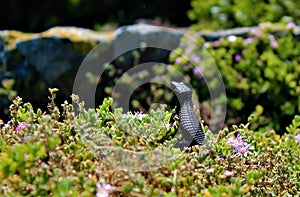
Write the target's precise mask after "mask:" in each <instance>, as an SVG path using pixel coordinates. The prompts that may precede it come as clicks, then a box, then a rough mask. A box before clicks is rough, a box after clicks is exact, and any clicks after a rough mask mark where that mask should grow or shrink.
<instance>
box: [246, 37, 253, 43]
mask: <svg viewBox="0 0 300 197" xmlns="http://www.w3.org/2000/svg"><path fill="white" fill-rule="evenodd" d="M253 41H254V38H252V37H249V38H246V39H244V43H245V44H250V43H252V42H253Z"/></svg>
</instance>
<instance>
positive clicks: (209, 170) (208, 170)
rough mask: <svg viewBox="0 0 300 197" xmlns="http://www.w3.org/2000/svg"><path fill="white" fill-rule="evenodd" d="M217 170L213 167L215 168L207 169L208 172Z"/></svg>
mask: <svg viewBox="0 0 300 197" xmlns="http://www.w3.org/2000/svg"><path fill="white" fill-rule="evenodd" d="M214 171H215V169H213V168H208V169H207V170H206V172H208V173H213V172H214Z"/></svg>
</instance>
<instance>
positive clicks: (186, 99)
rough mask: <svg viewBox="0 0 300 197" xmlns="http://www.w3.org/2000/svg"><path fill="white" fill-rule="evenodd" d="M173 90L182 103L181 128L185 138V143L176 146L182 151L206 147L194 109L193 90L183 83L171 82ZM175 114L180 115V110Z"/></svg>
mask: <svg viewBox="0 0 300 197" xmlns="http://www.w3.org/2000/svg"><path fill="white" fill-rule="evenodd" d="M171 89H172V90H173V91H174V93H175V95H176V96H177V98H178V100H179V103H180V109H179V121H180V124H179V128H180V131H181V132H182V136H183V141H182V142H179V143H178V144H177V145H176V146H179V147H180V148H181V149H182V148H184V147H187V146H188V147H191V146H194V145H204V144H205V134H204V132H203V129H202V126H201V124H200V122H199V120H198V117H197V115H196V113H195V111H194V108H193V103H192V90H191V89H190V88H189V87H188V86H187V85H185V84H184V83H183V82H175V81H172V82H171ZM175 113H177V114H178V110H177V111H175ZM174 115H175V114H174ZM174 115H173V116H174ZM171 119H172V118H171ZM170 121H171V120H170Z"/></svg>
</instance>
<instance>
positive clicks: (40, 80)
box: [0, 25, 181, 114]
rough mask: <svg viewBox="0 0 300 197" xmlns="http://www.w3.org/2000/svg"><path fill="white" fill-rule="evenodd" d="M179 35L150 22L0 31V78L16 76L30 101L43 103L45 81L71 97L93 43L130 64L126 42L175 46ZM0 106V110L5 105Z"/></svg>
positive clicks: (155, 53)
mask: <svg viewBox="0 0 300 197" xmlns="http://www.w3.org/2000/svg"><path fill="white" fill-rule="evenodd" d="M180 37H181V35H180V33H179V32H175V31H171V30H170V29H167V28H159V27H154V26H149V25H147V27H145V26H142V25H133V26H127V27H121V28H119V29H118V30H116V31H111V32H95V31H92V30H88V29H83V28H77V27H55V28H51V29H49V30H47V31H45V32H41V33H35V34H34V33H23V32H18V31H14V30H12V31H8V30H5V31H0V81H1V80H2V79H5V78H11V79H15V81H16V83H15V86H14V89H15V90H17V92H18V95H19V96H21V97H22V98H24V100H26V101H30V102H31V103H33V104H34V105H37V106H46V105H45V103H47V102H48V99H47V96H48V94H49V93H48V87H57V88H59V89H60V90H61V91H60V96H58V97H59V98H61V99H62V100H63V99H66V98H69V95H70V94H71V93H72V86H73V83H74V78H75V76H76V73H77V71H78V68H79V67H80V65H81V63H82V61H83V60H84V58H85V57H86V55H87V54H88V53H89V52H90V51H91V50H92V49H93V48H94V47H95V46H97V50H99V49H100V50H99V51H100V52H99V53H102V52H103V53H109V54H108V56H111V57H112V61H114V63H115V64H118V61H117V59H118V57H120V55H121V56H122V55H123V58H125V59H124V61H123V62H119V64H118V66H120V67H125V66H126V65H128V66H129V67H130V66H133V64H134V58H132V53H131V52H129V53H127V55H126V54H123V52H126V50H127V48H128V47H129V48H130V47H132V46H141V45H143V44H146V45H148V46H151V45H153V44H154V46H155V45H159V46H166V47H167V48H169V49H174V48H176V47H177V46H178V45H179V40H180ZM99 43H100V47H99ZM132 44H133V45H132ZM140 52H141V51H140ZM168 53H169V51H162V50H160V49H157V48H150V49H147V50H146V51H143V52H142V55H141V58H140V61H141V62H142V61H144V62H145V61H157V62H162V61H166V60H167V59H168ZM95 54H96V53H95ZM89 58H91V57H89ZM0 100H1V98H0ZM1 103H4V102H1V101H0V104H1ZM5 103H7V102H5ZM1 105H2V104H1ZM6 107H8V106H6ZM0 108H1V109H0V114H1V113H2V111H3V106H1V107H0Z"/></svg>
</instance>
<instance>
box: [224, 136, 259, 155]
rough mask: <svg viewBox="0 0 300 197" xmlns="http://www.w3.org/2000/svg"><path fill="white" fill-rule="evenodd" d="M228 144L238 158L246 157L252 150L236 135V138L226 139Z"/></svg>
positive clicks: (251, 147)
mask: <svg viewBox="0 0 300 197" xmlns="http://www.w3.org/2000/svg"><path fill="white" fill-rule="evenodd" d="M228 144H229V145H231V146H232V147H233V148H234V150H233V152H234V153H236V155H239V156H245V157H247V155H248V153H249V150H253V149H254V147H253V146H251V145H250V144H248V143H247V142H244V140H243V138H242V137H241V136H240V135H239V134H238V135H237V137H236V138H235V137H230V138H228Z"/></svg>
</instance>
